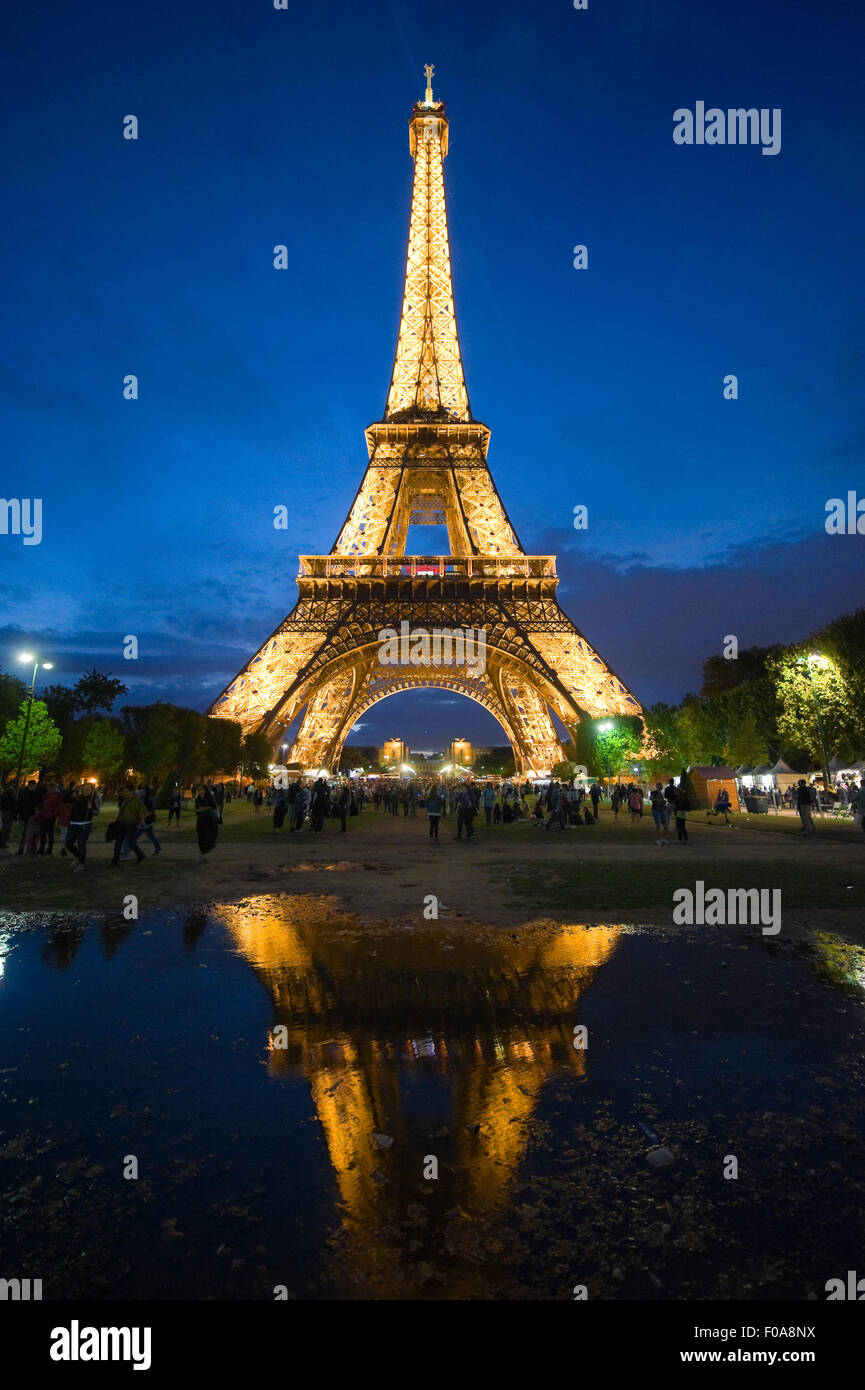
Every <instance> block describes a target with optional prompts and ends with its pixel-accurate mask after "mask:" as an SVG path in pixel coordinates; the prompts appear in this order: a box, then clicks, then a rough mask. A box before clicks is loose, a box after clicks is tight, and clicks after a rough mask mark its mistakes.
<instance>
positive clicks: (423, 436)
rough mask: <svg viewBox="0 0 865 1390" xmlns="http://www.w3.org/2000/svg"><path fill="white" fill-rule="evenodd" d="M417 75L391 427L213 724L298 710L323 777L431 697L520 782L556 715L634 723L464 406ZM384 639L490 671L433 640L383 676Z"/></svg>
mask: <svg viewBox="0 0 865 1390" xmlns="http://www.w3.org/2000/svg"><path fill="white" fill-rule="evenodd" d="M425 71H426V74H427V86H426V95H425V98H424V100H423V101H419V102H417V103H416V104H415V106H414V109H413V111H412V116H411V120H410V122H409V148H410V150H411V154H412V157H413V159H414V164H415V169H414V188H413V192H412V205H411V222H410V227H409V242H408V257H407V261H406V273H405V293H404V296H403V306H402V318H401V321H400V329H399V340H398V342H397V348H396V357H395V359H394V366H393V376H392V379H391V384H390V390H389V392H388V397H387V404H386V406H385V412H384V418H383V419H382V420H379V421H376V423H375V424H372V425H370V426H369V427H368V429H367V430H366V443H367V449H368V451H369V466H368V467H367V470H366V474H365V475H364V478H363V481H362V483H361V485H360V487H359V489H358V492H357V496H356V497H355V499H354V502H353V504H352V507H351V510H350V512H349V514H348V516H347V518H346V521H345V524H344V525H343V528H342V530H341V531H340V533H339V536H338V537H337V540H336V543H335V545H334V546H333V549H332V550H331V552H330V554H329V555H302V556H301V557H300V572H299V575H298V580H297V584H298V588H299V590H300V594H299V598H298V602H297V604H296V606H295V607H294V608H293V609H292V611H291V613H289V615H288V617H287V618H285V620H284V621H283V622H282V623H280V625H279V627H278V628H277V629H276V631H275V632H273V633H272V634H271V635H270V637H268V639H267V641H266V642H265V643H264V645H263V647H262V648H261V650H260V651H258V652H257V653H256V655H255V656H254V657H253V658H252V660H251V661H250V662H249V663H248V665H246V666H245V667H244V668H243V670H242V671H240V672H239V673H238V674H237V676H236V677H235V678H234V680H233V681H232V682H231V684H230V685H229V686H228V687H227V688H226V689H225V690H224V691H223V693H222V694H221V695H220V696H219V698H218V699H217V700H216V701H215V702H214V703H213V705H212V706H211V708H210V710H209V711H208V712H209V713H210V714H211V715H214V716H216V717H219V718H223V719H234V720H237V721H238V722H239V723H240V724H242V726H243V728H244V731H246V732H249V731H251V730H260V731H262V732H264V733H266V734H267V735H268V736H269V737H271V738H272V739H273V742H274V746H276V745H277V744H278V742H279V741H280V736H281V734H282V732H283V731H284V730H285V729H286V728H287V727H288V726H289V725H290V724H291V723H292V721H293V720H294V719H295V718H296V716H298V715H299V714H300V713H301V711H302V710H304V709H305V713H304V715H303V719H302V721H301V724H300V727H299V730H298V733H297V737H296V738H295V741H294V743H293V745H292V749H291V753H290V754H289V761H290V762H296V763H300V764H301V765H302V766H303V767H305V768H310V769H311V768H327V769H331V768H335V767H336V765H337V762H338V759H339V756H340V752H341V750H342V746H343V743H344V742H345V738H346V735H347V734H348V733H349V731H350V730H351V728H352V726H353V725H354V724H355V723H356V722H357V721H358V720H359V719H360V717H361V716H362V715H363V714H364V712H365V711H366V710H368V709H369V708H370V706H372V705H374V704H376V703H377V702H378V701H379V700H383V699H385V698H386V697H387V696H388V695H393V694H395V693H396V692H398V691H403V690H409V689H415V688H418V687H437V688H440V689H446V690H451V691H457V692H459V693H460V694H462V695H467V696H468V697H469V698H470V699H472V700H475V701H477V703H478V704H480V705H483V706H484V708H485V709H487V710H489V711H490V713H491V714H493V715H494V716H495V718H496V719H497V720H498V721H499V723H500V724H501V726H502V728H503V729H504V731H505V733H506V735H507V737H508V739H509V741H510V743H511V747H512V748H513V752H514V757H515V760H516V766H517V771H518V772H520V773H525V772H547V771H549V769H550V768H551V767H552V766H553V764H555V763H556V762H558V761H559V760H560V759H561V757H562V748H561V744H560V742H559V738H558V735H557V733H556V730H555V727H554V725H553V721H552V718H551V716H550V710H551V709H552V710H553V711H555V713H556V715H557V716H558V717H559V719H560V720H561V721H562V723H563V724H564V725H565V727H566V728H567V729H568V731H569V732H570V734H571V736H573V735H574V733H575V731H576V727H577V725H578V723H579V721H580V719H581V718H582V717H583V715H584V714H586V715H589V716H590V717H593V718H594V717H600V716H608V715H640V714H641V713H642V711H641V709H640V705H639V704H638V702H637V701H636V700H635V699H634V697H633V695H631V694H630V693H629V692H628V690H627V689H626V688H625V686H624V685H623V684H622V683H621V681H620V680H619V679H618V677H617V676H616V675H615V674H614V673H613V672H612V671H611V670H610V669H609V667H608V666H606V665H605V664H604V662H603V661H602V660H601V658H600V657H599V656H598V655H597V653H596V652H595V651H594V650H593V649H592V647H591V646H590V645H589V643H588V642H587V641H586V639H585V637H583V636H582V634H581V633H580V632H579V631H578V630H577V629H576V628H575V627H574V625H573V624H572V623H571V622H570V620H569V619H568V618H567V617H566V615H565V614H564V612H563V611H562V609H561V608H560V607H559V604H558V602H557V599H556V586H557V584H558V580H557V578H556V562H555V556H552V555H526V553H525V552H524V550H523V548H522V546H521V545H520V542H519V541H518V539H517V536H516V533H515V531H514V529H513V527H512V525H511V523H510V520H509V519H508V515H507V512H506V511H505V509H504V506H503V505H502V502H501V499H500V498H499V495H498V492H497V491H496V486H495V483H494V482H493V479H492V475H491V474H490V471H489V467H488V465H487V448H488V446H489V439H490V431H489V429H488V428H487V426H486V425H484V424H481V422H480V421H479V420H475V419H474V418H473V416H472V413H471V410H470V408H469V398H468V392H467V390H466V384H465V378H464V376H463V367H462V359H461V356H460V347H459V338H458V336H457V326H456V316H455V313H454V300H453V286H452V283H451V263H450V250H449V245H448V230H447V213H446V208H445V192H444V179H443V173H442V161H443V160H444V157H445V155H446V154H447V148H448V121H447V117H446V116H445V109H444V103H443V102H440V101H434V100H433V94H432V74H433V69H432V67H430V66H429V65H428V66H427V68H426V69H425ZM411 525H444V526H446V527H447V531H448V550H449V553H448V554H447V555H437V556H410V555H406V553H405V552H406V543H407V535H408V527H409V526H411ZM401 624H407V625H408V626H407V629H406V627H402V629H401ZM386 630H392V631H395V632H400V631H402V632H406V630H408V632H409V634H410V637H411V638H412V639H413V638H414V637H415V636H417V635H418V634H422V635H423V634H431V633H432V632H434V631H436V630H438V631H439V632H440V633H441V632H444V633H460V634H463V633H465V632H466V631H467V630H469V631H471V632H472V633H474V634H477V633H479V632H483V633H484V634H485V638H484V645H485V659H484V660H483V661H479V660H478V653H477V649H472V648H471V646H470V645H468V646H465V645H464V644H463V642H462V641H456V642H449V640H448V639H444V646H443V647H441V648H440V650H441V651H442V652H443V653H444V660H440V661H438V662H436V661H435V657H434V658H433V660H432V662H431V661H430V660H429V659H427V660H426V661H418V662H417V664H413V663H412V661H411V656H410V653H412V652H416V651H418V650H420V647H418V648H415V647H414V646H412V647H410V646H409V641H404V642H403V643H402V646H401V648H400V664H387V665H385V664H382V663H383V657H382V650H383V636H382V634H383V633H384V632H385V631H386ZM427 650H429V649H427ZM459 657H463V658H465V659H462V660H457V659H456V658H459Z"/></svg>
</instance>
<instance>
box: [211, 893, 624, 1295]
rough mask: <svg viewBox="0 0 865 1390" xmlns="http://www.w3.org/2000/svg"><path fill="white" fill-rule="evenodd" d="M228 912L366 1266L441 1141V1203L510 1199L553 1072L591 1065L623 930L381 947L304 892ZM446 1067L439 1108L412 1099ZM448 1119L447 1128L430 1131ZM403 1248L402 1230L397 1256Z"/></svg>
mask: <svg viewBox="0 0 865 1390" xmlns="http://www.w3.org/2000/svg"><path fill="white" fill-rule="evenodd" d="M213 915H215V916H216V917H218V919H219V920H220V921H222V922H223V923H224V924H225V926H226V927H227V928H228V929H229V931H230V932H231V934H232V936H233V937H234V940H235V942H236V945H237V948H238V950H239V951H240V953H241V954H242V955H243V956H244V957H246V959H247V960H249V961H250V963H251V964H252V965H253V966H254V967H255V969H256V971H257V973H258V974H259V976H260V978H261V980H262V982H263V983H264V985H265V986H266V988H267V990H268V993H269V994H270V996H271V998H272V999H273V1004H274V1026H275V1025H277V1024H283V1025H285V1027H286V1029H287V1038H288V1043H287V1047H285V1048H272V1049H271V1051H270V1054H269V1065H270V1071H271V1074H272V1075H274V1076H279V1075H280V1074H281V1073H284V1072H285V1073H290V1072H292V1071H294V1072H298V1071H299V1072H301V1073H302V1074H303V1075H305V1076H306V1078H307V1080H308V1082H309V1085H310V1090H311V1095H312V1100H313V1104H314V1106H315V1110H316V1113H317V1116H318V1119H319V1121H320V1123H321V1125H322V1129H323V1131H324V1137H325V1141H326V1144H327V1150H328V1156H329V1158H330V1161H331V1164H332V1166H333V1170H334V1175H335V1178H336V1181H337V1185H338V1188H339V1194H340V1198H341V1201H342V1204H343V1229H344V1233H345V1234H346V1237H347V1238H348V1240H349V1241H350V1243H351V1262H352V1265H353V1267H356V1268H361V1269H366V1270H367V1273H368V1274H369V1277H370V1278H372V1277H373V1274H374V1272H375V1268H376V1266H377V1264H378V1265H379V1266H380V1267H379V1269H378V1273H379V1274H382V1273H383V1268H382V1267H381V1261H382V1260H384V1255H383V1252H384V1250H385V1248H386V1247H387V1246H388V1235H387V1232H388V1230H391V1231H392V1229H393V1222H394V1221H396V1220H399V1218H400V1216H401V1215H402V1214H403V1212H404V1210H405V1209H406V1208H407V1207H408V1205H409V1204H411V1203H416V1202H417V1194H418V1185H419V1184H420V1185H421V1187H422V1186H423V1184H422V1183H421V1173H422V1165H423V1159H424V1157H425V1156H426V1155H428V1154H434V1155H439V1156H441V1162H442V1169H441V1171H440V1174H439V1178H438V1180H437V1181H436V1183H435V1184H434V1186H435V1193H436V1211H437V1212H438V1213H439V1214H440V1215H441V1214H442V1213H446V1212H447V1211H448V1210H449V1209H451V1208H453V1207H454V1206H455V1204H462V1205H463V1206H465V1207H467V1208H469V1209H470V1211H471V1213H472V1215H473V1219H478V1218H480V1219H483V1218H484V1217H488V1216H492V1215H493V1214H494V1213H496V1212H497V1211H498V1210H501V1208H502V1206H503V1205H504V1204H505V1203H506V1202H507V1201H508V1199H509V1190H510V1187H511V1185H512V1183H513V1181H514V1179H515V1177H516V1175H517V1171H518V1168H519V1164H520V1162H521V1160H522V1158H523V1155H524V1153H525V1149H526V1144H527V1141H528V1135H529V1129H528V1121H530V1119H531V1116H532V1113H533V1111H534V1110H535V1107H536V1105H537V1103H538V1100H539V1097H540V1094H541V1091H542V1089H543V1087H544V1084H545V1083H546V1082H547V1081H548V1080H549V1079H550V1078H551V1077H553V1076H554V1074H555V1073H556V1072H561V1071H562V1070H563V1069H565V1068H569V1069H573V1070H575V1071H577V1072H578V1073H584V1071H585V1064H586V1055H587V1054H584V1053H582V1052H578V1051H576V1050H575V1049H574V1046H573V1027H574V1024H575V1023H578V1022H579V1021H580V1018H579V1012H578V1011H579V1004H580V996H581V995H582V994H583V993H584V991H585V990H586V988H587V986H588V985H589V983H590V982H591V980H592V978H593V976H594V975H595V972H596V971H597V969H598V967H599V966H601V965H602V964H603V963H604V961H605V960H606V959H607V958H608V956H609V955H610V954H611V952H612V951H613V950H614V949H615V946H616V940H617V937H618V934H619V929H618V928H616V927H593V928H588V929H586V928H582V927H557V926H550V927H549V929H548V930H546V931H543V932H541V931H536V932H535V933H533V935H532V937H531V939H530V940H526V941H518V942H516V943H514V942H513V941H512V940H511V939H510V938H506V939H505V938H495V939H493V940H492V941H490V942H486V943H483V942H482V943H481V944H478V943H477V942H473V941H471V940H468V941H465V942H463V943H459V942H457V944H456V945H455V946H454V948H453V949H452V950H449V951H447V952H445V951H443V950H442V943H443V938H442V936H441V935H440V934H439V933H438V932H436V931H433V930H429V931H424V932H423V933H421V932H418V933H417V934H406V935H405V936H396V937H394V936H391V937H388V939H387V943H386V946H384V945H383V946H382V947H381V949H380V950H379V952H378V955H377V956H376V957H375V959H374V960H369V959H368V958H367V957H366V956H364V955H359V954H358V937H357V934H355V933H353V932H348V933H347V934H344V935H343V934H338V933H335V932H324V933H322V932H321V931H320V929H319V928H318V926H317V925H316V923H315V921H314V920H313V919H312V918H311V919H310V921H309V922H307V921H306V920H305V919H304V917H303V915H302V908H301V907H300V905H299V904H298V903H297V902H296V901H295V902H292V903H291V905H290V906H287V905H286V900H285V899H283V900H279V899H276V898H273V899H259V900H257V902H256V904H255V905H254V906H252V905H250V904H248V903H247V904H244V905H243V906H242V907H234V906H228V905H226V906H220V907H218V908H216V909H214V910H213ZM358 930H360V929H358ZM448 941H450V942H452V941H453V938H448ZM271 1036H272V1034H271ZM431 1079H432V1080H433V1081H434V1082H435V1094H436V1095H437V1096H438V1097H439V1100H438V1104H439V1106H440V1109H439V1110H437V1111H436V1103H437V1102H436V1100H435V1099H433V1100H430V1099H429V1092H428V1091H424V1093H423V1094H424V1101H423V1103H422V1106H421V1112H420V1114H416V1113H413V1112H412V1106H411V1095H412V1090H413V1087H414V1086H416V1087H420V1088H423V1087H424V1086H425V1085H427V1086H428V1085H429V1083H430V1080H431ZM433 1112H434V1113H435V1115H436V1118H434V1119H431V1113H433ZM440 1128H441V1129H442V1132H443V1133H444V1132H446V1138H442V1137H431V1134H434V1133H435V1132H436V1131H438V1130H439V1129H440ZM376 1132H384V1133H386V1134H388V1135H390V1136H392V1137H393V1138H394V1142H395V1155H398V1158H397V1160H396V1164H394V1165H390V1163H389V1160H388V1159H386V1158H385V1159H383V1158H382V1155H381V1154H380V1153H379V1152H377V1151H376V1149H375V1147H374V1144H373V1134H374V1133H376ZM383 1166H384V1167H385V1168H389V1169H390V1172H389V1181H388V1187H387V1191H386V1192H384V1191H383V1189H382V1187H381V1177H382V1173H381V1169H382V1167H383ZM438 1234H441V1232H440V1231H439V1233H438ZM428 1235H429V1237H430V1238H433V1239H434V1238H436V1232H435V1231H433V1230H430V1231H429V1232H428ZM399 1251H400V1244H399V1242H398V1241H397V1242H396V1243H395V1244H393V1245H392V1251H391V1253H392V1254H393V1255H394V1258H396V1256H397V1255H398V1253H399Z"/></svg>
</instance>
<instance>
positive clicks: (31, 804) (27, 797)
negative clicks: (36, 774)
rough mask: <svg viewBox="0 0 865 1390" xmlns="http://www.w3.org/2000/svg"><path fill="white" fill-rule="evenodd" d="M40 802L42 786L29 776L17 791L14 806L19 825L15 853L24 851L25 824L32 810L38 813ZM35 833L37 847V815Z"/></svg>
mask: <svg viewBox="0 0 865 1390" xmlns="http://www.w3.org/2000/svg"><path fill="white" fill-rule="evenodd" d="M41 804H42V788H41V787H40V786H38V785H37V783H36V782H34V781H33V779H32V778H31V779H30V781H29V782H28V783H27V785H26V786H24V787H22V788H21V789H20V791H19V792H18V801H17V804H16V807H15V816H16V819H17V820H18V823H19V826H20V830H19V832H18V849H17V850H16V853H17V854H23V853H24V848H25V845H26V844H27V836H28V831H27V826H28V825H29V823H30V821H31V819H32V817H33V814H34V812H37V813H38V810H39V807H40V805H41ZM36 834H37V847H38V836H39V821H38V816H37V822H36ZM33 853H34V854H35V853H36V850H34V851H33Z"/></svg>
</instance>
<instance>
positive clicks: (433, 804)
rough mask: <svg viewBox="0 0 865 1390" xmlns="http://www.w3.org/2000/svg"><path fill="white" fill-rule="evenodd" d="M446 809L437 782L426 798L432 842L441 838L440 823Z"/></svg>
mask: <svg viewBox="0 0 865 1390" xmlns="http://www.w3.org/2000/svg"><path fill="white" fill-rule="evenodd" d="M444 808H445V799H444V797H443V796H442V794H441V788H440V787H439V785H438V783H437V782H436V783H434V784H433V786H432V787H430V789H429V791H428V792H427V798H426V813H427V820H428V821H429V837H430V840H431V841H432V840H437V839H438V837H439V821H440V820H441V816H442V811H443V810H444Z"/></svg>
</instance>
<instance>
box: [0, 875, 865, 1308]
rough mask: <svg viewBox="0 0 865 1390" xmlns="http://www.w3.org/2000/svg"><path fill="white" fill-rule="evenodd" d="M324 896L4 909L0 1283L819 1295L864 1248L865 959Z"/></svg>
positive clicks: (167, 1288) (183, 1293) (213, 1293)
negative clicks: (68, 914) (72, 912)
mask: <svg viewBox="0 0 865 1390" xmlns="http://www.w3.org/2000/svg"><path fill="white" fill-rule="evenodd" d="M321 914H322V909H321V907H320V905H318V906H316V904H315V903H314V902H312V903H304V902H303V901H301V900H299V899H297V898H293V899H291V900H290V901H289V900H288V899H284V898H279V897H260V898H254V899H250V900H249V901H247V902H244V903H242V904H239V905H236V906H231V907H227V906H222V907H214V908H212V909H209V910H207V911H205V910H203V909H197V910H195V911H191V912H186V913H185V914H180V913H172V912H158V913H153V914H150V915H145V916H143V917H142V918H141V919H140V920H139V921H138V922H137V923H129V922H124V923H122V924H121V923H115V924H113V925H112V924H106V923H102V924H99V923H95V922H89V923H88V922H87V921H86V920H84V919H66V920H64V921H63V922H62V923H58V922H54V923H53V924H41V925H40V924H36V925H31V926H29V927H24V926H21V925H20V919H18V924H16V919H14V918H8V917H7V918H6V919H4V922H3V924H2V926H0V967H3V973H2V978H0V1062H2V1065H0V1199H2V1200H0V1249H2V1251H3V1262H4V1264H5V1265H6V1269H4V1270H0V1274H2V1275H4V1276H5V1277H11V1276H12V1275H13V1274H19V1276H20V1277H32V1278H42V1279H43V1286H44V1297H45V1298H81V1297H94V1296H95V1297H100V1296H102V1297H110V1298H144V1297H147V1298H196V1299H201V1298H272V1297H273V1296H274V1295H273V1290H274V1287H275V1286H278V1285H282V1286H285V1288H286V1290H287V1293H288V1296H289V1297H291V1298H299V1299H308V1298H332V1297H342V1298H344V1297H361V1298H368V1297H389V1298H425V1299H430V1298H432V1299H435V1298H454V1297H457V1298H460V1297H461V1298H496V1297H513V1298H570V1297H571V1296H572V1294H571V1289H572V1287H573V1285H574V1284H576V1283H584V1284H586V1285H587V1286H588V1289H589V1296H590V1297H600V1298H617V1297H618V1298H677V1299H679V1298H708V1297H719V1298H736V1299H740V1298H776V1297H777V1298H788V1297H789V1298H805V1297H807V1295H808V1293H809V1292H814V1293H816V1294H817V1296H818V1297H821V1298H822V1297H824V1296H825V1295H824V1293H823V1286H824V1284H825V1281H826V1280H827V1279H829V1278H832V1277H835V1276H836V1275H837V1274H838V1273H839V1272H840V1273H842V1274H843V1272H844V1271H845V1270H846V1269H848V1268H856V1267H857V1265H856V1259H860V1262H861V1253H860V1248H861V1241H860V1239H859V1228H858V1222H859V1220H860V1216H861V1211H862V1210H863V1207H865V1200H863V1199H865V1165H863V1162H862V1159H863V1142H862V1137H861V1136H862V1128H863V1126H862V1117H863V1099H865V1080H863V1068H862V1061H861V1058H862V1055H863V1049H862V1044H863V1040H865V969H863V959H865V957H863V952H862V951H861V949H860V948H858V947H854V946H850V945H849V943H845V942H842V941H841V940H840V938H836V937H834V936H832V935H831V934H830V933H819V934H817V935H816V936H815V938H814V941H813V943H812V944H810V945H808V946H807V947H803V946H800V947H796V948H792V947H789V946H787V945H785V944H784V943H783V942H781V941H777V940H775V939H773V940H771V941H770V940H768V939H766V938H762V937H754V936H751V935H749V934H748V933H746V932H742V933H740V934H737V933H735V932H731V931H730V932H728V931H724V930H715V931H711V932H710V931H707V930H705V929H704V930H703V931H696V932H691V933H686V932H682V931H681V930H680V931H678V932H677V933H675V934H672V933H670V932H668V931H646V930H641V929H635V928H631V927H621V926H609V927H592V928H584V927H581V926H571V927H560V926H554V925H549V926H542V927H536V928H533V929H532V930H530V931H523V932H520V933H508V932H502V931H496V930H492V929H490V930H477V929H469V928H465V927H460V926H459V925H451V924H444V923H431V922H430V923H427V922H419V923H418V924H417V926H416V927H415V928H414V929H411V928H408V929H406V928H403V929H397V928H388V927H384V926H375V925H372V924H367V925H366V926H363V927H361V926H358V925H357V924H356V923H352V922H351V921H346V920H342V919H338V918H330V919H327V920H324V921H323V920H322V915H321ZM577 1025H583V1026H585V1027H586V1029H587V1030H588V1046H587V1048H586V1049H585V1050H578V1049H576V1048H575V1047H574V1028H575V1027H576V1026H577ZM663 1146H666V1147H669V1149H670V1150H671V1152H672V1154H673V1155H674V1159H675V1161H674V1162H673V1163H671V1164H670V1165H669V1166H668V1167H665V1168H661V1169H655V1168H653V1167H652V1166H651V1165H650V1164H649V1163H648V1162H647V1157H646V1155H647V1153H648V1151H649V1150H651V1149H654V1148H658V1147H663ZM731 1157H733V1158H735V1159H736V1161H737V1163H738V1177H737V1178H736V1179H725V1178H724V1176H723V1174H724V1170H725V1167H726V1168H727V1169H728V1170H729V1168H730V1162H729V1160H730V1158H731ZM131 1158H135V1159H136V1160H137V1163H138V1174H139V1176H138V1178H137V1179H125V1178H124V1176H123V1174H124V1168H126V1170H127V1171H128V1170H129V1168H130V1160H131ZM433 1173H436V1174H437V1176H432V1174H433Z"/></svg>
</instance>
